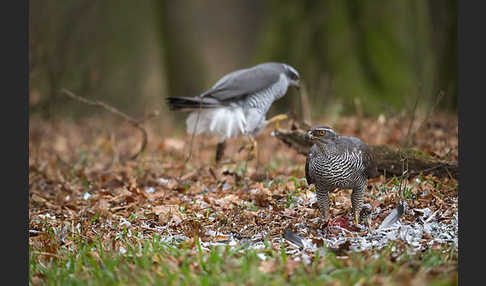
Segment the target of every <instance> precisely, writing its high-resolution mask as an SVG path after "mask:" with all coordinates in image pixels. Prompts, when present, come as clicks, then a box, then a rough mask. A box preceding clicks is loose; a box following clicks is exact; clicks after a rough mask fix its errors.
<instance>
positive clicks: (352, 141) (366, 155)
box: [341, 136, 378, 178]
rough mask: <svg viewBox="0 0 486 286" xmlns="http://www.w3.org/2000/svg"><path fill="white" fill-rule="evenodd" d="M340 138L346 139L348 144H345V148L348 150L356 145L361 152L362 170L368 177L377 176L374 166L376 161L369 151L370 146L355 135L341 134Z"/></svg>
mask: <svg viewBox="0 0 486 286" xmlns="http://www.w3.org/2000/svg"><path fill="white" fill-rule="evenodd" d="M341 138H342V139H344V140H347V141H348V142H349V144H345V145H344V146H345V148H348V149H349V150H350V151H351V150H352V149H353V148H354V147H355V146H357V147H358V148H359V149H360V150H361V152H362V154H363V155H362V156H363V157H362V158H363V163H364V168H365V170H364V172H365V174H366V176H367V177H368V178H374V177H378V169H377V166H376V161H375V159H374V156H373V152H372V151H371V149H370V147H369V146H368V145H366V143H364V142H363V141H361V140H360V139H358V138H355V137H349V136H341Z"/></svg>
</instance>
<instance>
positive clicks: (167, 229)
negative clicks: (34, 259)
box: [29, 116, 458, 272]
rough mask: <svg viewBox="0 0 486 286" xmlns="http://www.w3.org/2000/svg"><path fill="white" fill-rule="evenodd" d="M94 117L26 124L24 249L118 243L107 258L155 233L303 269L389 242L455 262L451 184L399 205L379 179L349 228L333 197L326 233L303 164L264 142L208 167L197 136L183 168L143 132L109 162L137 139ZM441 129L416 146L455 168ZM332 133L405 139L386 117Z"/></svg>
mask: <svg viewBox="0 0 486 286" xmlns="http://www.w3.org/2000/svg"><path fill="white" fill-rule="evenodd" d="M99 120H100V119H98V120H95V119H89V120H87V121H85V122H83V124H75V123H69V122H62V121H59V122H45V121H41V120H38V121H33V122H31V126H30V133H31V134H33V135H34V136H29V154H30V156H29V192H30V199H29V244H30V245H31V246H32V247H33V249H39V251H46V249H47V250H48V251H50V252H52V253H55V249H56V246H59V245H60V244H66V243H68V240H69V238H72V237H73V236H74V235H75V234H78V235H81V237H83V238H84V239H87V240H90V239H91V240H94V239H95V237H99V236H101V237H102V238H103V240H104V241H106V242H108V241H115V242H114V249H116V250H117V251H118V252H120V253H125V252H126V249H125V248H124V247H123V246H122V245H120V244H119V243H118V241H117V240H116V238H117V237H120V236H121V235H123V234H124V235H126V236H129V237H133V236H135V234H136V235H137V237H139V238H140V237H142V238H145V239H149V238H150V237H152V236H153V235H155V234H157V235H160V237H161V240H163V241H164V242H167V243H172V244H181V243H186V244H187V245H189V246H191V245H192V246H194V243H195V239H196V238H197V239H199V240H200V244H201V247H202V249H203V250H205V249H209V248H210V247H212V246H217V245H225V246H226V245H227V246H229V247H231V248H234V249H239V250H240V251H245V250H246V249H263V248H265V247H267V244H269V245H270V246H271V247H272V248H274V249H276V250H278V249H280V247H281V245H284V247H285V251H286V253H287V255H288V256H289V259H290V260H289V261H302V262H304V263H305V264H309V263H311V261H312V259H311V258H312V257H314V254H315V253H316V252H319V253H322V252H323V251H332V252H334V253H335V254H336V256H338V257H346V256H347V255H349V253H350V252H363V251H364V252H370V251H376V250H380V249H382V248H384V247H387V246H388V245H390V242H393V248H392V252H394V253H402V252H404V251H406V252H407V253H419V252H421V251H422V252H423V251H425V250H427V249H429V248H433V249H439V248H440V247H441V246H443V245H448V246H449V247H452V249H453V251H454V252H456V253H457V249H458V213H457V210H458V199H457V198H458V195H457V192H458V182H457V181H456V180H455V179H452V178H447V179H438V178H436V177H433V176H423V177H422V176H416V177H410V178H407V179H406V182H405V183H406V184H405V185H406V193H407V195H406V197H405V198H404V199H402V204H403V205H401V208H397V204H396V203H397V201H398V192H397V185H396V184H394V182H395V181H394V180H393V179H394V178H386V177H384V176H383V175H381V176H380V177H379V178H377V179H373V180H369V182H368V192H367V193H366V195H365V198H364V203H365V208H364V209H365V210H364V211H363V212H362V213H361V223H362V224H360V225H358V226H354V225H353V224H352V222H351V219H350V217H351V216H350V215H349V213H350V210H351V203H350V190H338V191H335V192H333V193H332V194H331V214H332V218H333V219H332V220H331V222H330V223H329V224H328V225H327V226H323V225H322V221H321V219H320V217H319V212H318V209H317V202H316V196H315V193H314V191H313V189H311V188H309V186H307V184H306V182H305V179H304V178H305V175H304V163H305V157H303V156H301V155H298V154H297V153H296V152H295V151H294V150H292V149H289V148H288V147H286V146H285V145H283V144H282V143H281V142H279V141H278V140H275V139H274V138H272V137H271V136H269V135H268V134H264V135H261V136H259V137H258V140H259V141H260V143H259V148H260V150H259V154H260V155H259V156H260V157H259V158H258V161H259V162H260V163H256V162H255V161H254V160H253V161H248V162H247V161H246V160H245V159H246V158H245V154H244V152H241V153H238V152H237V149H238V146H239V145H238V142H241V141H236V140H235V141H233V142H232V143H231V142H230V144H228V145H229V146H231V145H233V147H229V148H228V150H227V151H226V155H225V156H226V158H225V159H228V160H227V161H225V162H224V163H222V164H220V165H215V164H214V163H213V161H212V160H213V155H214V154H213V152H214V146H215V142H214V140H213V139H211V138H207V137H204V136H201V137H199V138H196V143H195V144H194V146H198V147H197V148H194V149H195V150H193V152H194V154H193V158H192V159H191V160H189V161H188V162H187V163H186V165H184V164H183V162H184V160H185V159H186V156H187V154H188V146H189V144H186V143H185V141H184V140H185V139H184V140H183V139H180V138H166V137H165V136H162V135H160V134H157V132H155V131H154V129H155V128H153V127H152V128H148V131H149V136H150V138H151V140H150V141H149V145H148V147H147V149H146V151H145V152H144V153H143V154H141V156H140V157H139V158H138V159H137V160H136V161H129V162H126V163H124V164H121V163H115V164H112V161H113V160H112V157H113V156H114V155H115V154H113V151H112V150H115V149H116V150H120V152H125V153H130V150H129V149H130V147H129V146H135V145H136V139H135V138H133V137H132V136H130V132H131V130H130V128H129V127H128V126H125V125H123V124H115V123H113V122H112V123H111V124H112V126H111V128H108V127H106V129H103V128H99V126H101V125H102V124H100V122H99ZM434 120H435V121H434ZM442 120H443V117H440V116H439V117H438V118H433V119H431V120H430V121H432V122H436V121H437V122H440V123H435V124H434V123H430V122H429V123H427V124H428V125H427V127H428V129H427V128H426V132H422V133H420V134H419V133H418V134H417V135H416V136H415V141H416V145H417V146H416V147H417V148H423V149H424V150H428V151H429V152H433V153H434V154H437V156H449V158H451V159H457V121H454V120H452V124H451V123H450V122H451V120H448V121H446V122H447V123H444V122H443V121H442ZM103 124H110V123H109V122H107V121H106V120H105V121H103ZM336 124H337V126H338V127H339V128H336V129H338V130H340V133H343V134H344V133H345V134H347V135H354V136H359V137H361V138H362V139H363V140H365V141H367V142H369V143H370V144H383V143H387V144H398V143H399V141H400V140H401V139H402V137H403V134H402V135H401V136H402V137H400V135H397V133H396V132H392V131H391V130H393V128H392V127H394V128H398V127H397V126H399V125H398V124H399V122H396V121H393V120H392V119H389V121H388V123H387V124H388V125H384V124H383V123H382V122H381V121H371V120H370V122H369V125H368V127H369V130H374V132H370V133H369V134H366V132H363V131H362V129H360V128H359V127H357V126H358V125H359V126H363V125H365V124H366V123H363V122H362V123H361V124H358V123H357V121H356V120H355V118H352V117H351V118H342V119H341V120H340V121H338V122H337V123H336ZM402 124H403V126H407V125H406V123H404V122H402ZM450 125H451V126H450ZM385 127H387V128H385ZM437 129H439V130H441V131H440V132H439V131H437ZM106 130H110V132H113V131H112V130H116V131H115V132H117V133H119V134H125V135H126V136H125V138H126V141H125V142H123V144H121V143H120V145H121V146H117V147H116V148H106V146H105V145H106V144H112V143H109V142H110V141H109V140H108V139H106V140H104V139H105V138H109V135H108V131H106ZM377 134H379V136H378V135H377ZM117 137H118V138H122V136H121V135H119V136H117ZM186 139H187V137H186ZM198 140H199V141H198ZM188 141H189V140H188ZM107 142H108V143H107ZM434 142H435V143H436V144H435V145H434V144H433V143H434ZM223 161H224V160H223ZM208 162H210V163H208ZM106 166H109V168H108V169H106ZM183 168H184V169H183ZM181 173H183V175H182V176H181ZM395 179H396V178H395ZM49 228H52V229H55V230H57V231H56V233H55V235H54V237H55V239H50V238H48V237H46V236H45V235H43V233H45V232H47V231H49ZM114 239H115V240H114ZM323 247H324V248H323ZM258 257H260V259H261V260H262V264H261V269H262V271H264V272H265V271H270V272H271V271H272V269H273V267H275V266H274V265H273V264H272V262H266V256H265V255H264V254H262V253H259V255H258ZM265 263H266V264H265ZM292 263H293V262H292ZM292 263H290V264H289V266H288V267H291V268H292V267H293V266H291V264H292Z"/></svg>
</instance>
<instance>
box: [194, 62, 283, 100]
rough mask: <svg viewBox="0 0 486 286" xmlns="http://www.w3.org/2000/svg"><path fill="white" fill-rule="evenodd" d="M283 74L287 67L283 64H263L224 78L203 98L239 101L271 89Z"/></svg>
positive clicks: (205, 93)
mask: <svg viewBox="0 0 486 286" xmlns="http://www.w3.org/2000/svg"><path fill="white" fill-rule="evenodd" d="M283 72H285V67H284V65H283V64H281V63H263V64H259V65H257V66H254V67H251V68H247V69H242V70H237V71H234V72H231V73H229V74H227V75H225V76H223V77H222V78H221V79H220V80H218V81H217V82H216V84H215V85H214V86H213V87H212V88H211V89H210V90H208V91H206V92H204V93H202V94H201V97H212V98H215V99H217V100H219V101H226V100H234V99H238V98H240V97H243V96H246V95H249V94H252V93H255V92H258V91H260V90H263V89H266V88H269V87H270V86H272V85H273V84H275V83H276V82H277V81H278V80H279V77H280V74H281V73H283Z"/></svg>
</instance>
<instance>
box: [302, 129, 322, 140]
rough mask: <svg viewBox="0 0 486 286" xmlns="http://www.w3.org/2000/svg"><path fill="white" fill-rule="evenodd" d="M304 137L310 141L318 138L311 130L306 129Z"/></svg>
mask: <svg viewBox="0 0 486 286" xmlns="http://www.w3.org/2000/svg"><path fill="white" fill-rule="evenodd" d="M305 139H306V140H309V141H311V140H314V139H319V138H318V137H315V136H314V135H312V132H311V131H308V132H307V133H306V134H305Z"/></svg>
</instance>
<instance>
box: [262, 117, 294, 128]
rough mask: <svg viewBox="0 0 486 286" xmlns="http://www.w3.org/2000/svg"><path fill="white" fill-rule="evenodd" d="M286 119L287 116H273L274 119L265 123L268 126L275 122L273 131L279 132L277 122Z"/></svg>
mask: <svg viewBox="0 0 486 286" xmlns="http://www.w3.org/2000/svg"><path fill="white" fill-rule="evenodd" d="M288 118H289V117H288V116H287V114H279V115H275V116H274V117H272V118H270V119H269V120H268V121H267V122H268V124H271V123H274V122H275V129H277V130H279V129H280V124H279V122H280V121H281V120H285V119H288Z"/></svg>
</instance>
